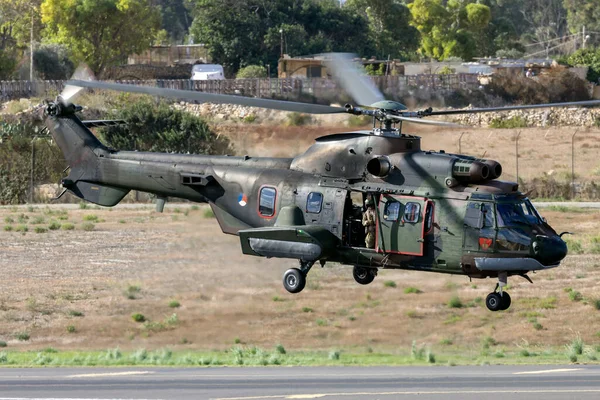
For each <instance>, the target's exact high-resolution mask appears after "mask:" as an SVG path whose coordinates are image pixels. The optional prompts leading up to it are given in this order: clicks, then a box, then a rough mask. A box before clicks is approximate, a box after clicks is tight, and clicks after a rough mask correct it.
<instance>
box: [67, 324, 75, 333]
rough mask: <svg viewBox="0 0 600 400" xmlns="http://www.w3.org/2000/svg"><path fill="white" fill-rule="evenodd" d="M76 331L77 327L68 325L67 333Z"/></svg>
mask: <svg viewBox="0 0 600 400" xmlns="http://www.w3.org/2000/svg"><path fill="white" fill-rule="evenodd" d="M76 331H77V329H76V328H75V325H67V332H69V333H75V332H76Z"/></svg>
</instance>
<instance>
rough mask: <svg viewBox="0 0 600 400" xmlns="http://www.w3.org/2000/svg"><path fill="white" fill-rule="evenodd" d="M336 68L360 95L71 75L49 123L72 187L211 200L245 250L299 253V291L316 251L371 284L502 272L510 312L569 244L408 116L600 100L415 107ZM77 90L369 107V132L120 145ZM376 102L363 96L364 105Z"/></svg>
mask: <svg viewBox="0 0 600 400" xmlns="http://www.w3.org/2000/svg"><path fill="white" fill-rule="evenodd" d="M328 69H329V70H330V71H331V72H332V73H333V75H334V77H336V79H337V80H338V81H339V82H340V83H341V85H342V86H343V87H344V88H345V89H346V91H347V92H348V93H349V94H350V95H351V96H352V97H353V99H354V101H355V103H356V104H357V105H359V106H354V105H347V106H346V107H333V106H323V105H316V104H304V103H297V102H284V101H275V100H268V99H257V98H248V97H241V96H227V95H217V94H207V93H201V92H194V91H182V90H171V89H162V88H156V87H142V86H135V85H122V84H117V83H107V82H95V81H88V80H81V79H80V80H72V81H70V82H69V86H68V87H67V89H66V92H65V93H63V95H61V96H59V97H58V98H57V99H56V101H53V102H49V103H47V105H46V106H45V107H44V118H45V125H46V126H47V128H48V130H49V131H50V133H51V134H52V136H53V137H54V139H55V141H56V143H57V144H58V146H59V147H60V149H61V150H62V152H63V154H64V157H65V159H66V161H67V163H68V165H69V167H70V171H69V174H68V176H67V177H66V178H64V179H63V180H62V186H63V187H64V191H63V193H64V192H66V191H69V192H71V193H73V194H74V195H75V196H78V197H80V198H82V199H84V200H87V201H89V202H92V203H96V204H99V205H102V206H114V205H116V204H117V203H119V202H120V201H121V199H123V197H124V196H125V195H126V194H127V193H128V192H129V191H130V190H139V191H144V192H149V193H153V194H155V195H156V196H157V199H158V200H157V209H158V210H159V211H162V208H163V207H164V204H165V201H166V199H167V197H177V198H181V199H187V200H191V201H195V202H208V203H209V204H210V206H211V207H212V210H213V211H214V214H215V216H216V218H217V220H218V222H219V224H220V227H221V229H222V231H223V232H224V233H226V234H231V235H237V236H239V238H240V242H241V248H242V252H243V253H244V254H248V255H253V256H261V257H267V258H270V257H278V258H290V259H297V260H298V261H299V268H292V269H289V270H287V271H286V272H285V274H284V276H283V285H284V287H285V289H286V290H287V291H289V292H290V293H298V292H301V291H302V290H303V289H304V287H305V284H306V278H307V274H308V272H309V271H310V269H311V268H312V266H313V265H314V264H315V263H317V262H318V263H319V264H320V265H321V266H323V265H324V264H325V263H326V262H337V263H340V264H346V265H351V266H353V267H354V268H353V275H354V279H355V280H356V282H358V283H359V284H362V285H366V284H369V283H371V282H372V281H373V280H374V278H375V277H376V275H377V271H378V269H380V268H387V269H394V268H399V269H407V270H417V271H427V272H438V273H446V274H459V275H466V276H468V277H470V278H486V277H492V278H497V280H498V283H497V284H496V288H495V289H494V290H493V291H492V292H491V293H490V294H489V295H488V296H487V299H486V306H487V308H488V309H489V310H491V311H498V310H506V309H507V308H508V307H509V306H510V304H511V298H510V296H509V294H508V293H507V292H506V291H503V287H504V286H505V285H506V284H507V280H508V276H521V277H523V278H525V279H527V280H528V281H530V282H531V279H530V278H529V276H528V275H527V274H528V273H529V272H532V271H533V272H535V271H540V270H546V269H550V268H554V267H557V266H558V265H559V263H560V261H561V260H562V259H563V258H564V257H565V256H566V254H567V246H566V244H565V242H564V241H563V240H562V239H561V237H562V235H563V233H561V234H560V235H558V234H557V233H556V231H555V230H554V229H553V228H552V227H551V226H550V225H548V224H547V223H546V220H545V219H544V218H542V217H541V216H540V214H539V213H538V211H537V210H536V209H535V208H534V206H533V205H532V203H531V202H530V201H529V199H527V197H526V196H525V195H524V194H523V193H521V192H519V186H518V184H517V183H514V182H505V181H501V180H499V179H498V178H499V177H500V176H501V174H502V167H501V165H500V164H499V163H498V162H496V161H493V160H483V159H476V158H474V157H470V156H466V155H460V154H450V153H446V152H444V151H443V150H440V151H438V152H433V151H423V150H421V146H420V138H419V137H417V136H413V135H410V134H407V133H403V132H402V123H403V122H406V121H410V122H417V123H429V124H434V125H440V126H453V124H450V123H447V122H443V121H435V120H430V121H426V120H424V119H423V118H424V117H429V116H436V115H449V114H459V113H465V112H468V113H478V112H490V111H502V110H514V109H525V108H541V107H555V106H573V105H597V104H599V103H600V101H587V102H575V103H557V104H541V105H534V106H512V107H504V108H485V109H481V108H480V109H470V110H464V111H458V110H457V111H454V110H450V111H433V110H432V109H431V108H429V109H426V110H422V111H416V112H415V111H408V110H407V109H406V107H405V106H404V105H402V104H400V103H397V102H392V101H387V100H385V99H384V97H383V96H382V94H381V93H380V92H379V91H378V90H377V89H376V88H375V87H374V86H373V85H372V84H371V83H370V81H369V80H368V79H367V78H366V77H364V76H362V75H361V74H360V73H359V71H358V70H357V68H356V67H354V66H353V65H352V63H350V62H348V57H346V56H344V55H336V54H331V55H329V61H328ZM81 88H95V89H110V90H118V91H125V92H135V93H146V94H149V95H155V96H163V97H170V98H177V99H186V100H190V101H198V102H214V103H233V104H241V105H246V106H254V107H266V108H271V109H277V110H285V111H296V112H302V113H350V114H354V115H368V116H372V117H373V129H372V130H370V131H358V132H344V133H338V134H333V135H328V136H324V137H320V138H318V139H316V143H314V144H313V145H312V146H311V147H309V148H308V149H307V150H306V152H304V153H303V154H301V155H298V156H297V157H294V158H260V157H249V156H244V157H229V156H206V155H182V154H164V153H144V152H132V151H117V150H113V149H110V148H108V147H106V146H105V145H104V144H102V143H101V142H100V141H99V140H98V139H97V138H96V137H95V136H94V135H93V134H92V132H91V131H90V130H89V127H90V126H94V125H95V124H96V122H94V121H92V122H89V121H81V120H80V119H79V118H78V117H77V115H76V113H77V112H78V111H79V110H81V107H79V106H76V105H74V104H72V102H71V100H72V97H73V95H74V94H75V93H76V92H77V91H78V90H81ZM364 105H367V106H364ZM366 200H369V201H370V202H372V203H373V204H374V211H375V221H374V222H375V236H376V238H375V243H374V247H373V248H370V247H367V246H366V243H365V229H364V227H363V225H362V216H363V212H364V209H363V204H364V202H365V201H366Z"/></svg>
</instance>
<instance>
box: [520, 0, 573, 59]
mask: <svg viewBox="0 0 600 400" xmlns="http://www.w3.org/2000/svg"><path fill="white" fill-rule="evenodd" d="M521 13H522V14H523V18H524V21H525V23H526V25H527V26H528V27H529V29H528V32H527V33H526V35H525V37H526V38H527V39H529V41H530V42H532V43H533V44H536V45H537V47H530V48H529V50H530V54H531V52H532V51H533V54H537V55H539V56H544V57H546V56H549V55H550V53H551V52H561V50H565V49H568V48H567V47H565V46H564V45H563V43H565V42H562V41H561V39H560V38H562V37H563V36H565V35H566V34H567V32H568V31H567V18H566V17H567V11H566V10H565V8H564V7H563V0H527V1H525V2H523V5H522V6H521ZM569 42H572V41H567V42H566V43H569ZM563 53H564V51H563Z"/></svg>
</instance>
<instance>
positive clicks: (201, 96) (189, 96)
mask: <svg viewBox="0 0 600 400" xmlns="http://www.w3.org/2000/svg"><path fill="white" fill-rule="evenodd" d="M67 83H68V84H69V85H73V86H79V87H85V88H92V89H107V90H116V91H120V92H129V93H142V94H149V95H152V96H160V97H170V98H173V99H181V100H189V101H198V102H200V103H225V104H238V105H241V106H248V107H261V108H269V109H272V110H281V111H293V112H299V113H307V114H334V113H345V112H346V109H345V108H343V107H331V106H324V105H320V104H308V103H298V102H293V101H279V100H270V99H257V98H254V97H243V96H233V95H225V94H213V93H204V92H195V91H192V90H178V89H163V88H158V87H151V86H137V85H124V84H120V83H108V82H97V81H96V82H87V81H79V80H72V81H69V82H67Z"/></svg>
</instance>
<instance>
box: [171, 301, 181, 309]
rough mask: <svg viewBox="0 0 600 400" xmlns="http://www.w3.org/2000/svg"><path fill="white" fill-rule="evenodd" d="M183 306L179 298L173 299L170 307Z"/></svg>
mask: <svg viewBox="0 0 600 400" xmlns="http://www.w3.org/2000/svg"><path fill="white" fill-rule="evenodd" d="M180 306H181V303H179V302H178V301H177V300H171V301H170V302H169V307H171V308H178V307H180Z"/></svg>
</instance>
